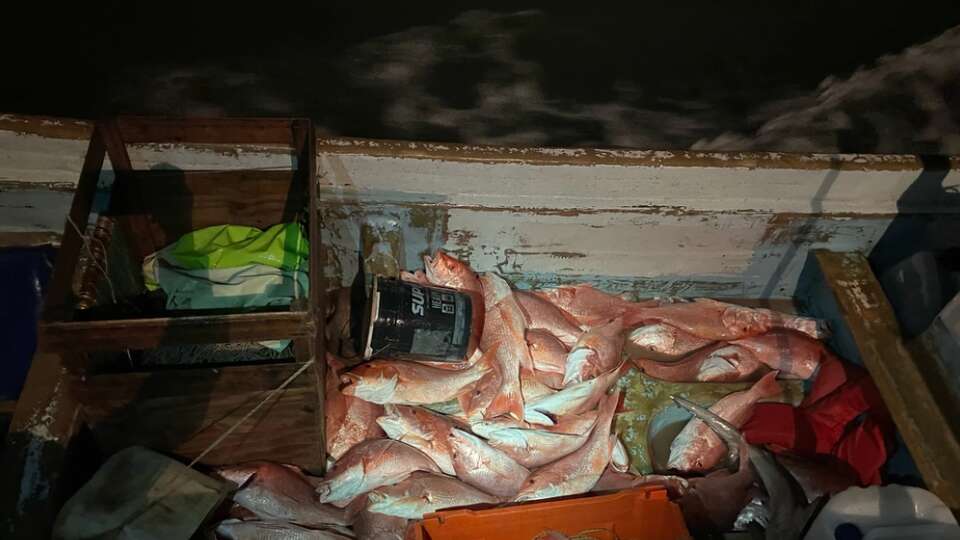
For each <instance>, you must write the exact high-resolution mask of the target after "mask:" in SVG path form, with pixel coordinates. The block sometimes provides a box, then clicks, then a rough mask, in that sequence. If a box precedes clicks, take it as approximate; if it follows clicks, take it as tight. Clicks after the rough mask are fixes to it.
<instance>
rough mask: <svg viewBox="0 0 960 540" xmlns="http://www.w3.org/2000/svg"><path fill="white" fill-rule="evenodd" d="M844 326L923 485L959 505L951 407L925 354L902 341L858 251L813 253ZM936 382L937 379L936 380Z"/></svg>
mask: <svg viewBox="0 0 960 540" xmlns="http://www.w3.org/2000/svg"><path fill="white" fill-rule="evenodd" d="M814 257H815V260H816V263H817V265H818V267H819V271H820V273H821V275H822V277H823V279H824V282H825V284H826V285H827V286H828V287H829V291H830V293H831V294H832V297H833V298H834V299H835V300H836V303H837V306H838V307H839V310H840V314H841V315H842V317H843V325H844V327H845V329H844V331H845V332H847V333H848V338H849V340H850V341H851V342H852V345H853V346H854V347H855V348H856V352H857V353H858V356H859V358H860V359H861V360H862V361H863V363H864V365H865V366H866V367H867V369H868V370H869V371H870V374H871V375H872V376H873V380H874V382H876V384H877V387H878V388H879V389H880V392H881V394H882V395H883V397H884V401H885V402H886V403H887V406H888V408H889V409H890V412H891V414H892V415H893V419H894V421H895V422H896V424H897V428H898V429H899V431H900V434H901V435H902V436H903V439H904V441H905V442H906V443H907V446H908V448H909V449H910V454H911V456H912V457H913V459H914V461H915V462H916V464H917V467H918V468H919V470H920V472H921V474H922V475H923V478H924V480H925V481H926V483H927V487H928V488H929V489H930V490H931V491H933V492H934V493H936V494H937V495H938V496H939V497H940V498H941V499H943V501H944V502H945V503H946V504H947V505H948V506H950V507H951V508H952V509H953V510H954V512H957V511H958V510H960V442H958V433H957V431H958V427H960V425H958V423H957V421H956V419H957V412H956V411H954V410H953V409H952V407H951V405H950V403H949V401H947V400H944V399H942V396H941V393H940V391H939V390H938V386H939V385H938V384H937V382H936V381H933V380H931V373H930V371H929V366H927V365H925V364H927V363H929V361H930V359H929V358H928V357H926V356H925V354H924V353H923V352H922V351H921V350H920V349H919V348H917V347H910V346H907V345H906V344H904V341H903V339H902V338H901V335H900V329H899V327H898V325H897V322H896V318H895V317H894V314H893V310H892V308H891V307H890V304H889V303H888V301H887V298H886V296H884V293H883V290H882V289H881V287H880V284H879V283H878V282H877V280H876V278H875V277H874V276H873V273H872V272H871V271H870V266H869V264H868V263H867V260H866V259H865V258H864V257H863V256H862V255H860V254H858V253H835V252H828V251H816V252H814ZM941 382H942V381H941Z"/></svg>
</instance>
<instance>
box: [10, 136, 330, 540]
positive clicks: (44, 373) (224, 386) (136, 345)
mask: <svg viewBox="0 0 960 540" xmlns="http://www.w3.org/2000/svg"><path fill="white" fill-rule="evenodd" d="M147 142H152V143H184V144H217V145H223V144H233V145H251V144H253V145H282V146H288V147H290V148H291V149H292V150H293V153H294V155H295V156H296V159H297V167H296V168H295V169H293V170H291V171H290V172H277V171H268V172H264V171H250V170H228V171H215V172H211V171H189V172H185V173H182V176H183V177H184V178H190V179H198V181H199V182H208V183H209V182H219V183H223V185H224V186H226V188H227V189H228V190H229V188H230V187H231V186H232V185H234V184H231V183H230V182H231V181H236V182H237V183H238V184H243V185H248V186H249V185H253V184H252V182H256V181H257V180H256V179H257V178H259V177H263V176H266V177H270V178H272V179H279V180H283V179H284V178H289V179H290V183H291V185H293V184H294V183H295V182H296V183H299V184H300V185H303V187H304V188H305V191H306V193H305V194H304V197H305V202H306V203H307V204H306V206H307V208H308V209H309V210H310V211H309V215H308V219H307V223H308V225H307V227H308V236H309V240H310V246H311V247H310V249H311V253H310V260H309V269H310V278H309V279H310V291H309V296H308V298H307V302H306V308H305V309H304V308H303V307H300V308H298V309H296V310H294V309H291V310H289V311H272V312H270V311H264V312H258V313H228V314H216V315H193V314H190V315H187V316H177V315H175V314H172V315H171V316H169V317H153V318H141V319H115V320H91V321H77V320H73V317H72V311H73V302H74V300H75V299H74V297H73V291H72V283H73V280H74V273H75V272H76V270H77V260H78V257H79V255H80V251H81V249H82V243H83V241H82V239H81V237H80V235H79V234H78V233H77V231H75V230H74V229H73V227H72V226H70V225H69V224H68V225H67V226H66V228H65V232H64V235H63V241H62V244H61V248H60V253H59V255H58V257H57V262H56V267H55V269H54V276H53V279H52V280H51V285H50V288H49V290H48V297H47V305H46V309H45V312H44V315H43V318H42V320H41V323H40V330H41V332H40V339H39V343H38V352H37V354H36V355H35V357H34V360H33V363H32V366H31V368H30V372H29V373H28V376H27V380H26V383H25V385H24V390H23V392H22V394H21V396H20V399H19V400H18V402H17V405H16V410H15V411H14V414H13V417H12V420H11V423H10V429H9V432H8V435H7V438H6V447H5V449H4V455H3V461H2V469H0V530H4V531H5V532H6V531H9V532H10V533H12V534H13V536H14V537H29V538H33V537H48V536H49V534H50V527H51V525H52V523H53V519H54V517H55V516H56V513H57V512H58V511H59V509H60V506H62V504H63V503H64V502H65V501H66V499H67V498H68V497H69V496H70V495H72V493H73V492H74V491H75V490H76V489H77V488H78V487H79V486H80V485H81V484H82V483H83V482H84V481H86V479H88V478H89V475H90V474H92V473H93V472H94V471H93V470H92V469H90V468H89V465H88V466H86V467H85V466H82V465H78V464H79V463H80V462H81V461H82V460H81V459H80V457H81V454H82V453H83V452H84V451H86V449H89V448H91V447H95V448H97V449H98V450H101V451H103V452H104V453H105V454H109V453H112V452H114V451H116V450H119V449H121V448H122V447H124V446H128V445H130V444H136V443H142V442H146V443H147V444H148V445H150V446H151V447H152V448H154V449H155V450H159V451H161V452H167V453H170V454H174V455H177V456H180V457H181V458H186V459H190V458H194V457H197V456H198V455H199V453H200V452H202V451H203V449H205V448H206V447H207V446H208V445H209V444H210V443H211V442H213V441H214V440H215V439H216V438H217V437H219V436H220V435H221V434H223V432H224V431H225V430H226V429H228V428H229V427H230V426H232V425H233V424H234V423H236V421H237V420H239V419H240V418H242V417H243V415H244V414H246V413H247V412H249V411H250V410H251V409H252V408H253V407H254V406H255V405H256V404H257V403H259V402H261V401H262V400H264V398H266V397H267V396H269V395H270V392H271V391H272V390H273V389H274V388H276V387H277V386H278V385H279V384H280V383H281V382H283V381H284V380H286V379H287V378H288V377H289V376H291V375H292V374H293V373H294V372H296V371H298V370H300V369H301V368H303V367H304V365H305V363H306V362H309V361H311V360H314V363H313V364H312V367H311V368H309V369H307V370H306V371H305V372H303V373H302V374H301V375H300V376H299V377H297V378H296V379H295V380H294V381H293V382H292V383H291V384H290V385H289V386H288V387H286V389H285V390H284V391H283V392H280V393H278V394H277V395H275V396H273V397H272V398H271V399H270V400H269V401H267V402H265V404H264V406H263V407H262V408H261V409H260V410H259V411H258V412H257V414H255V415H254V416H252V417H251V418H249V419H247V420H246V421H245V422H244V423H243V424H242V425H241V426H240V428H238V429H237V430H236V431H234V432H233V433H232V434H231V436H230V438H229V439H226V440H224V442H223V443H222V444H221V445H220V446H218V447H217V449H216V450H214V451H212V452H210V453H209V454H207V455H206V456H205V457H204V458H203V459H202V461H201V463H202V464H205V465H217V464H224V463H233V462H240V461H247V460H252V459H257V458H260V459H263V458H270V459H276V460H280V461H290V462H297V463H299V464H301V465H303V466H305V467H306V468H307V469H308V470H311V471H312V472H315V473H322V471H323V467H324V465H325V462H326V452H325V449H326V444H325V441H324V411H323V403H324V383H323V381H324V376H325V365H326V363H325V362H324V361H323V355H324V352H323V351H324V350H325V349H324V332H323V317H321V316H319V315H318V314H320V313H325V295H323V294H321V291H323V290H324V289H325V280H324V279H323V276H322V275H321V272H320V270H319V268H320V261H321V257H322V256H323V250H322V246H321V245H320V228H319V219H318V217H317V215H316V211H315V209H316V207H317V201H318V195H317V183H316V136H315V134H314V130H313V127H312V124H311V123H310V121H309V120H305V119H214V120H193V119H191V120H178V119H153V118H120V119H117V120H113V121H105V122H100V123H98V124H97V125H96V126H95V127H94V129H93V132H92V135H91V137H90V142H89V146H88V151H87V154H86V157H85V159H84V165H83V168H82V171H81V175H80V181H79V184H78V188H77V191H76V193H75V196H74V199H73V203H72V206H71V209H70V214H69V215H70V217H71V219H72V220H73V221H74V223H77V224H86V223H87V221H88V219H89V214H90V211H91V207H92V203H93V197H94V192H95V191H96V185H97V181H98V179H99V177H100V173H101V169H102V166H103V161H104V158H105V157H106V156H109V157H110V161H111V163H112V164H113V168H114V171H115V172H116V174H117V181H118V182H119V184H118V185H120V186H122V184H123V182H125V181H129V180H133V181H151V180H156V179H159V178H162V177H163V175H164V174H169V173H164V172H142V171H135V170H134V169H133V167H132V166H131V164H130V159H129V156H128V155H127V145H130V144H140V143H147ZM245 194H249V193H248V192H244V191H243V190H239V191H237V192H236V193H234V194H233V195H235V196H237V197H238V198H239V197H241V196H243V195H245ZM128 195H129V192H128ZM247 203H248V201H243V200H239V201H237V204H241V205H242V204H247ZM221 215H222V214H221ZM210 219H211V220H216V219H218V216H217V215H216V213H215V212H214V216H212V217H210ZM129 225H132V226H133V227H132V228H134V229H136V228H137V227H138V226H139V227H144V226H146V225H148V224H147V223H145V222H144V221H142V220H141V222H140V223H137V220H132V223H130V224H129ZM138 234H147V233H145V232H143V230H142V229H141V230H140V231H139V232H138ZM165 240H166V239H163V240H161V241H165ZM153 245H154V246H155V245H156V244H153ZM142 251H143V250H140V251H139V252H136V251H135V256H140V255H142V254H143V253H142ZM269 339H292V340H293V345H294V356H295V361H294V362H273V363H258V364H250V365H233V366H225V367H207V366H198V367H189V368H174V369H155V370H151V371H148V372H139V373H113V374H111V373H97V372H94V371H93V370H91V369H90V368H91V367H92V366H91V355H90V354H89V353H91V352H96V351H123V350H124V349H145V348H153V347H158V346H161V345H181V344H193V343H222V342H248V341H263V340H269Z"/></svg>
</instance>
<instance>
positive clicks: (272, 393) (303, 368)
mask: <svg viewBox="0 0 960 540" xmlns="http://www.w3.org/2000/svg"><path fill="white" fill-rule="evenodd" d="M313 362H314V360H313V359H312V358H311V359H310V360H308V361H307V362H306V363H305V364H303V365H302V366H300V369H298V370H296V371H294V372H293V375H290V376H289V377H287V380H285V381H283V382H282V383H281V384H280V386H278V387H276V388H274V389H273V390H271V391H270V393H269V394H267V396H266V397H265V398H263V399H261V400H260V403H257V406H256V407H254V408H252V409H250V412H248V413H247V414H245V415H243V418H241V419H240V420H237V421H236V422H235V423H234V424H233V425H232V426H230V428H229V429H227V430H226V431H224V432H223V434H221V435H220V436H219V437H217V439H216V440H215V441H213V442H212V443H210V445H209V446H207V447H206V448H205V449H204V450H203V452H200V454H199V455H197V457H195V458H193V461H191V462H190V464H189V465H187V467H190V468H192V467H193V466H194V465H196V464H197V462H199V461H200V460H201V459H203V458H204V457H206V455H207V454H209V453H210V452H211V451H212V450H213V449H214V448H216V447H217V446H218V445H219V444H220V443H221V442H223V440H224V439H226V438H227V437H229V436H230V434H231V433H233V432H234V430H235V429H237V428H238V427H240V424H242V423H244V422H246V421H247V419H248V418H250V417H251V416H253V415H254V414H255V413H256V412H257V411H259V410H260V407H263V405H264V404H265V403H266V402H268V401H270V398H272V397H273V396H275V395H276V394H277V393H278V392H282V391H283V389H284V388H286V387H287V386H289V385H290V383H292V382H293V380H294V379H296V378H297V377H299V376H300V374H301V373H303V372H304V371H306V370H307V368H309V367H310V366H312V365H313Z"/></svg>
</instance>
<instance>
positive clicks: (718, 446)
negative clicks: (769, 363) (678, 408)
mask: <svg viewBox="0 0 960 540" xmlns="http://www.w3.org/2000/svg"><path fill="white" fill-rule="evenodd" d="M781 392H782V389H781V388H780V385H779V384H778V383H777V372H776V371H771V372H770V373H767V374H766V375H764V376H763V378H761V379H760V380H759V381H757V382H756V383H754V385H753V386H752V387H750V388H749V389H747V390H743V391H741V392H734V393H732V394H730V395H728V396H725V397H723V398H721V399H720V400H719V401H717V402H716V403H714V404H713V406H712V407H710V411H711V412H712V413H714V414H716V415H717V416H719V417H721V418H723V419H724V420H726V421H727V422H729V423H730V424H732V425H733V426H734V427H740V426H741V425H743V423H744V422H746V421H747V419H749V418H750V413H751V412H752V411H753V406H754V404H756V403H757V402H758V401H760V400H763V399H769V398H772V397H776V396H779V395H780V394H781ZM727 450H728V449H727V447H726V445H725V444H724V443H723V441H722V440H721V439H720V437H719V436H717V434H716V433H714V432H713V430H711V429H710V427H709V426H707V424H705V423H704V422H703V421H702V420H699V419H697V418H693V419H691V420H690V421H689V422H687V424H686V425H685V426H683V429H682V430H680V433H679V434H678V435H677V436H676V438H675V439H674V440H673V442H672V443H671V444H670V457H669V459H668V460H667V468H668V469H674V470H678V471H684V472H706V471H709V470H710V469H713V468H714V467H716V466H717V465H718V464H720V463H721V462H722V461H723V459H724V456H725V455H726V454H727Z"/></svg>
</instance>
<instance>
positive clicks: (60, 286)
mask: <svg viewBox="0 0 960 540" xmlns="http://www.w3.org/2000/svg"><path fill="white" fill-rule="evenodd" d="M105 155H106V148H105V146H104V143H103V137H102V135H101V133H100V130H99V129H94V130H93V134H92V135H91V136H90V144H89V146H88V147H87V153H86V156H85V157H84V160H83V168H82V169H81V171H80V180H79V181H78V182H77V190H76V192H75V193H74V196H73V203H72V204H71V206H70V213H69V214H67V215H68V216H69V217H70V219H72V220H73V223H74V224H76V226H77V228H79V229H80V231H79V233H78V231H77V230H75V229H74V227H73V226H72V225H71V224H70V223H66V224H65V225H64V226H65V229H64V232H63V241H62V242H61V244H60V250H59V251H58V252H57V262H56V264H55V266H54V270H53V278H52V279H51V280H50V287H49V288H48V289H47V298H46V301H45V308H44V316H43V318H44V319H45V320H50V321H56V320H60V321H63V320H69V319H70V318H71V316H72V313H73V293H72V292H71V287H72V284H73V274H74V272H75V271H76V269H77V260H78V258H79V256H80V250H81V249H82V248H83V241H82V239H81V237H80V234H82V233H83V232H84V230H83V228H84V227H85V226H86V224H87V219H88V217H89V216H90V207H91V206H92V205H93V197H94V195H95V194H96V191H97V181H98V180H99V179H100V170H101V169H102V168H103V158H104V156H105Z"/></svg>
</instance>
